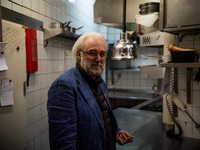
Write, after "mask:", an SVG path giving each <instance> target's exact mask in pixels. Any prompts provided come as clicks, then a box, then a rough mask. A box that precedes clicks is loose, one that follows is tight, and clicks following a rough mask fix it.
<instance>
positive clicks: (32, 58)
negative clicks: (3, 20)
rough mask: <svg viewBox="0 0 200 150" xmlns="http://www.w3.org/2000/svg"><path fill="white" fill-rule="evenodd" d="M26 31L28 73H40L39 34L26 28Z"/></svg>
mask: <svg viewBox="0 0 200 150" xmlns="http://www.w3.org/2000/svg"><path fill="white" fill-rule="evenodd" d="M25 31H26V62H27V72H34V71H38V58H37V32H36V30H34V29H31V28H26V29H25Z"/></svg>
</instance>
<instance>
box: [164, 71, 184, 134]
mask: <svg viewBox="0 0 200 150" xmlns="http://www.w3.org/2000/svg"><path fill="white" fill-rule="evenodd" d="M174 92H175V91H174V68H171V79H170V92H169V93H168V94H167V95H166V97H165V99H166V104H167V108H168V110H169V113H170V115H171V117H172V119H173V121H174V123H175V125H176V126H177V128H178V130H179V133H178V134H175V133H174V131H175V130H174V127H175V126H174V127H173V128H172V129H170V130H168V131H167V137H169V138H178V137H180V136H181V135H182V129H181V126H180V124H179V123H178V121H177V120H176V118H175V117H174V115H173V111H172V109H171V107H170V104H169V100H168V99H167V97H168V96H169V95H170V94H173V93H174Z"/></svg>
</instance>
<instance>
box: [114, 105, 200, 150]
mask: <svg viewBox="0 0 200 150" xmlns="http://www.w3.org/2000/svg"><path fill="white" fill-rule="evenodd" d="M114 114H115V116H116V118H117V120H118V124H119V127H120V128H122V129H124V130H126V131H128V132H129V133H130V134H132V135H133V136H134V142H133V143H129V144H126V145H123V146H120V145H118V144H117V150H199V149H200V144H199V143H200V140H196V139H191V138H185V137H181V138H179V139H170V138H168V137H166V131H167V130H166V128H165V125H164V124H163V123H162V113H161V112H153V111H145V110H137V109H128V108H117V109H115V110H114Z"/></svg>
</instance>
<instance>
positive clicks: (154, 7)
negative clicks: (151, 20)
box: [139, 2, 160, 15]
mask: <svg viewBox="0 0 200 150" xmlns="http://www.w3.org/2000/svg"><path fill="white" fill-rule="evenodd" d="M159 4H160V3H156V2H148V3H143V4H140V5H139V9H140V11H139V14H140V15H146V14H150V13H154V12H159Z"/></svg>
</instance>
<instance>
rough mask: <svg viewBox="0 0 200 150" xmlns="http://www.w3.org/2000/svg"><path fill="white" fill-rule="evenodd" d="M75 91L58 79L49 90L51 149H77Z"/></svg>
mask: <svg viewBox="0 0 200 150" xmlns="http://www.w3.org/2000/svg"><path fill="white" fill-rule="evenodd" d="M74 95H75V94H74V91H73V89H72V88H71V86H70V85H69V84H68V83H64V82H63V81H57V82H56V83H54V84H53V85H52V86H51V88H50V90H49V92H48V102H47V110H48V117H49V140H50V148H51V150H76V139H77V115H76V111H75V109H76V103H75V96H74Z"/></svg>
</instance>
